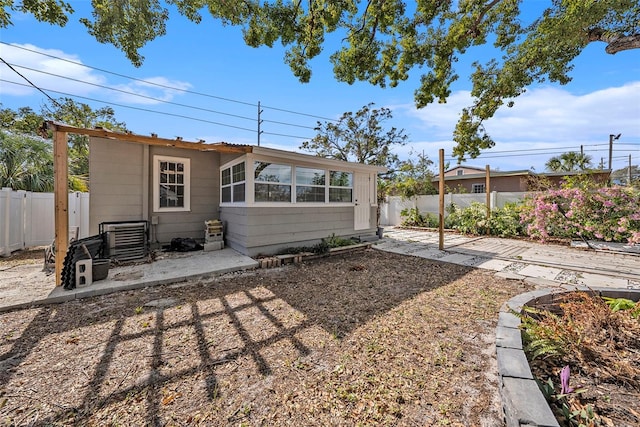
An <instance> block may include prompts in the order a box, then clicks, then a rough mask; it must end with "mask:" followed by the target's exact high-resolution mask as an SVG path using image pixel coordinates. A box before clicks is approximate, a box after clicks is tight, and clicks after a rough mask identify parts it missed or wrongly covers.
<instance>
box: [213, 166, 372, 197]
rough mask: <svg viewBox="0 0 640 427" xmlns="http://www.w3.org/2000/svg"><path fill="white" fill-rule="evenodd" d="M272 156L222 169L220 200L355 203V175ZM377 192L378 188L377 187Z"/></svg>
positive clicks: (351, 172) (350, 172)
mask: <svg viewBox="0 0 640 427" xmlns="http://www.w3.org/2000/svg"><path fill="white" fill-rule="evenodd" d="M287 160H289V159H282V163H279V162H278V160H276V162H273V161H271V160H270V159H269V158H268V157H266V156H265V157H262V156H255V157H254V156H245V157H243V161H241V160H240V159H237V160H235V161H234V162H235V163H234V162H229V163H227V164H226V165H223V166H222V167H221V169H220V201H221V203H223V204H232V203H246V204H248V205H253V204H254V203H255V204H261V205H267V204H268V203H277V204H283V203H290V204H295V203H300V204H305V205H314V204H315V205H320V204H323V205H327V204H338V203H340V204H352V203H353V201H354V197H355V189H354V185H355V172H353V171H340V170H331V169H330V168H329V167H326V168H325V167H323V165H322V162H318V163H317V164H314V162H307V163H305V164H304V165H296V164H295V163H293V162H291V163H289V162H288V161H287ZM373 191H375V188H373Z"/></svg>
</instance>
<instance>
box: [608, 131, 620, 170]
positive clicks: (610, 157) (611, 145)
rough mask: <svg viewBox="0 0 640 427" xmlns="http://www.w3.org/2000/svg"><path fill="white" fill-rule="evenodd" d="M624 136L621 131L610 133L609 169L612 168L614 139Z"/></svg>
mask: <svg viewBox="0 0 640 427" xmlns="http://www.w3.org/2000/svg"><path fill="white" fill-rule="evenodd" d="M621 136H622V134H621V133H619V134H617V135H614V134H610V135H609V170H611V167H612V166H611V161H612V160H613V141H615V140H616V139H620V137H621Z"/></svg>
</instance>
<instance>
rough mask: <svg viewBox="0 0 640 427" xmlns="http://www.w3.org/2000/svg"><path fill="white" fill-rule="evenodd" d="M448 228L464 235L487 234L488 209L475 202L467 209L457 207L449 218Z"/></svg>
mask: <svg viewBox="0 0 640 427" xmlns="http://www.w3.org/2000/svg"><path fill="white" fill-rule="evenodd" d="M447 219H448V221H445V223H446V222H448V227H447V228H452V229H454V230H458V231H460V232H461V233H464V234H487V228H488V227H489V222H488V221H487V208H486V207H485V205H484V204H483V203H478V202H473V203H471V206H469V207H467V208H465V209H459V208H458V207H456V208H455V209H454V210H453V212H451V213H450V214H449V216H448V217H447Z"/></svg>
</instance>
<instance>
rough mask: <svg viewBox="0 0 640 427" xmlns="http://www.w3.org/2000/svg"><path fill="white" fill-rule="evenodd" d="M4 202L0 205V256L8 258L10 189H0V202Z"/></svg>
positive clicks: (9, 253) (9, 252)
mask: <svg viewBox="0 0 640 427" xmlns="http://www.w3.org/2000/svg"><path fill="white" fill-rule="evenodd" d="M2 200H4V204H2V203H0V208H4V209H2V210H3V212H0V213H2V215H1V216H0V217H1V218H2V221H0V227H2V228H1V229H0V256H9V255H11V250H10V249H9V245H10V244H11V242H10V239H11V238H10V237H9V236H10V234H11V229H10V224H11V218H10V215H11V189H10V188H6V187H5V188H2V189H1V190H0V202H1V201H2Z"/></svg>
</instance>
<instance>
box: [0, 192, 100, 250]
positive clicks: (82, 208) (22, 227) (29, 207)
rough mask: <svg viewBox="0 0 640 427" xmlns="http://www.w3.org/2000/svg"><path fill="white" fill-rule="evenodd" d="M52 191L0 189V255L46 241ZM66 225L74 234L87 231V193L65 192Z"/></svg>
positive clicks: (49, 238) (52, 228)
mask: <svg viewBox="0 0 640 427" xmlns="http://www.w3.org/2000/svg"><path fill="white" fill-rule="evenodd" d="M54 208H55V206H54V194H53V193H33V192H31V191H22V190H19V191H13V190H11V189H10V188H3V189H1V190H0V256H9V255H11V252H14V251H17V250H20V249H25V248H30V247H33V246H44V245H50V244H51V243H52V242H53V239H54V237H55V223H54V222H55V218H54V212H55V209H54ZM69 227H70V228H73V229H77V230H78V236H77V237H78V238H82V237H87V236H88V235H89V193H79V192H76V193H69Z"/></svg>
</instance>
